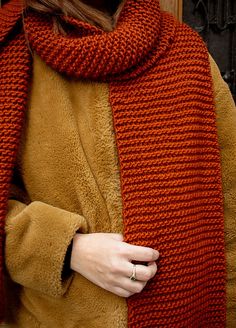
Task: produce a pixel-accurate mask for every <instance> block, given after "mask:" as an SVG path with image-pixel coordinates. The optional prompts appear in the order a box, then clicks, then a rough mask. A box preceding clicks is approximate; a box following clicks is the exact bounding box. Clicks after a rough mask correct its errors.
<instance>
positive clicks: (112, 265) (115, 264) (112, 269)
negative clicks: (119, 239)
mask: <svg viewBox="0 0 236 328" xmlns="http://www.w3.org/2000/svg"><path fill="white" fill-rule="evenodd" d="M119 270H120V266H119V263H118V261H117V260H116V259H112V260H111V263H110V272H111V273H112V274H115V273H117V272H119Z"/></svg>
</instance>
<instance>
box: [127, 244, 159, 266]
mask: <svg viewBox="0 0 236 328" xmlns="http://www.w3.org/2000/svg"><path fill="white" fill-rule="evenodd" d="M125 244H126V245H127V256H128V257H129V260H130V261H141V262H152V261H156V260H157V259H158V257H159V252H158V251H157V250H155V249H153V248H150V247H144V246H136V245H131V244H128V243H125Z"/></svg>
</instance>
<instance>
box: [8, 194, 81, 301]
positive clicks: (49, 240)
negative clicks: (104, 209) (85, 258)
mask: <svg viewBox="0 0 236 328" xmlns="http://www.w3.org/2000/svg"><path fill="white" fill-rule="evenodd" d="M8 205H9V206H8V214H7V217H6V227H5V229H6V243H5V259H6V260H5V262H6V268H7V271H8V274H9V275H10V277H11V279H12V280H13V281H14V282H16V283H18V284H20V285H22V286H24V287H28V288H31V289H35V290H38V291H40V292H41V293H44V294H47V295H50V296H53V297H59V296H61V295H63V294H64V293H65V292H66V290H67V288H68V286H69V284H70V280H71V277H72V274H71V275H69V276H68V275H66V278H67V279H63V278H65V277H63V265H64V261H65V257H66V253H67V250H68V247H69V246H70V244H71V241H72V239H73V237H74V235H75V233H76V232H77V231H80V232H82V233H86V232H87V223H86V220H85V218H84V217H82V216H80V215H78V214H75V213H70V212H68V211H65V210H63V209H59V208H56V207H53V206H51V205H47V204H45V203H42V202H40V201H35V202H32V203H30V204H29V205H26V204H24V203H23V202H21V201H18V200H10V201H9V204H8Z"/></svg>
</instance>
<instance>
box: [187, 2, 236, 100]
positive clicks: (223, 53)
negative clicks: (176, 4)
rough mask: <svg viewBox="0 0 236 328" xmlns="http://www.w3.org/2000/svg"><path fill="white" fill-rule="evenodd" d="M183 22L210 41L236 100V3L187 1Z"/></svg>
mask: <svg viewBox="0 0 236 328" xmlns="http://www.w3.org/2000/svg"><path fill="white" fill-rule="evenodd" d="M183 21H184V22H186V23H187V24H188V25H190V26H191V27H193V28H194V29H195V30H197V31H198V32H199V33H200V34H201V36H202V37H203V39H204V40H205V41H206V43H207V46H208V49H209V52H210V53H211V55H212V56H213V58H214V59H215V61H216V63H217V64H218V66H219V67H220V70H221V74H222V76H223V78H224V80H225V81H226V82H227V83H228V84H229V86H230V89H231V91H232V93H233V95H234V99H235V100H236V0H183Z"/></svg>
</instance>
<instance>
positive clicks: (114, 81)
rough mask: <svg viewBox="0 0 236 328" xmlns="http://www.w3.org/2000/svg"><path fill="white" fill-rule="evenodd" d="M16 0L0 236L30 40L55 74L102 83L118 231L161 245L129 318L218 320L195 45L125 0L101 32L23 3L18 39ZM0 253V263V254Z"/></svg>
mask: <svg viewBox="0 0 236 328" xmlns="http://www.w3.org/2000/svg"><path fill="white" fill-rule="evenodd" d="M18 1H19V0H12V1H11V2H9V3H8V4H6V5H5V6H4V7H3V8H2V9H1V10H0V41H1V49H0V51H1V54H0V119H1V120H0V220H1V221H0V222H1V223H0V224H1V231H0V232H1V244H2V242H3V236H4V217H5V214H6V208H7V198H8V194H9V185H10V181H11V176H12V170H13V167H14V164H15V160H16V153H17V149H18V144H19V137H20V132H21V129H22V123H23V120H24V112H25V111H26V102H27V94H28V89H29V84H30V75H31V59H30V51H29V48H28V46H27V44H28V43H29V45H30V48H31V50H33V51H35V52H37V53H38V55H39V56H40V57H41V58H42V59H43V60H44V61H45V62H46V63H47V64H48V65H50V66H51V67H52V68H53V69H55V70H56V71H58V72H60V73H62V74H65V75H67V76H69V77H71V78H75V79H80V78H83V79H86V78H88V79H90V80H95V81H105V82H107V83H109V86H110V104H111V108H112V112H113V118H114V129H115V134H116V141H117V148H118V155H119V163H120V173H121V187H122V200H123V220H124V234H125V239H126V241H127V242H130V243H134V244H137V245H145V246H149V247H153V248H155V249H158V250H159V251H160V254H161V257H160V260H159V262H158V274H157V275H156V277H155V278H154V279H152V281H151V282H149V283H148V285H147V286H146V288H145V289H144V291H143V292H142V293H141V294H137V295H135V296H133V297H131V298H129V299H128V301H127V303H128V325H129V327H152V328H156V327H175V328H177V327H205V328H209V327H222V328H223V327H225V255H224V222H223V206H222V190H221V168H220V156H219V147H218V141H217V132H216V119H215V108H214V103H213V92H212V81H211V76H210V67H209V60H208V54H207V50H206V48H205V46H204V44H203V42H202V41H201V40H200V38H199V37H198V36H197V35H196V34H195V33H194V32H193V31H191V30H190V29H189V28H188V27H187V26H185V25H183V24H179V23H177V22H176V21H175V20H174V19H173V18H172V16H170V15H169V14H167V13H161V12H160V9H159V4H158V1H157V0H127V2H126V4H125V6H124V8H123V11H122V13H121V16H120V18H119V21H118V24H117V27H116V29H115V31H113V32H109V33H108V32H103V31H102V30H100V29H98V28H96V27H92V26H90V25H89V24H86V23H83V22H78V21H76V20H75V19H72V18H68V17H67V18H66V17H65V18H64V20H65V24H68V26H70V30H71V35H67V36H62V35H60V34H55V33H54V32H53V24H52V21H51V18H50V17H48V16H46V15H39V14H36V13H33V12H31V13H29V14H28V15H27V17H26V18H25V20H24V27H25V30H26V36H27V38H25V35H24V33H23V28H22V21H21V5H20V3H19V2H18ZM26 39H27V42H26ZM0 260H1V267H2V266H3V256H2V253H1V257H0ZM1 270H2V269H1ZM1 276H2V271H1ZM2 284H3V282H2V280H1V289H3V285H2ZM2 299H3V298H2V297H1V298H0V301H1V302H2Z"/></svg>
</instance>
